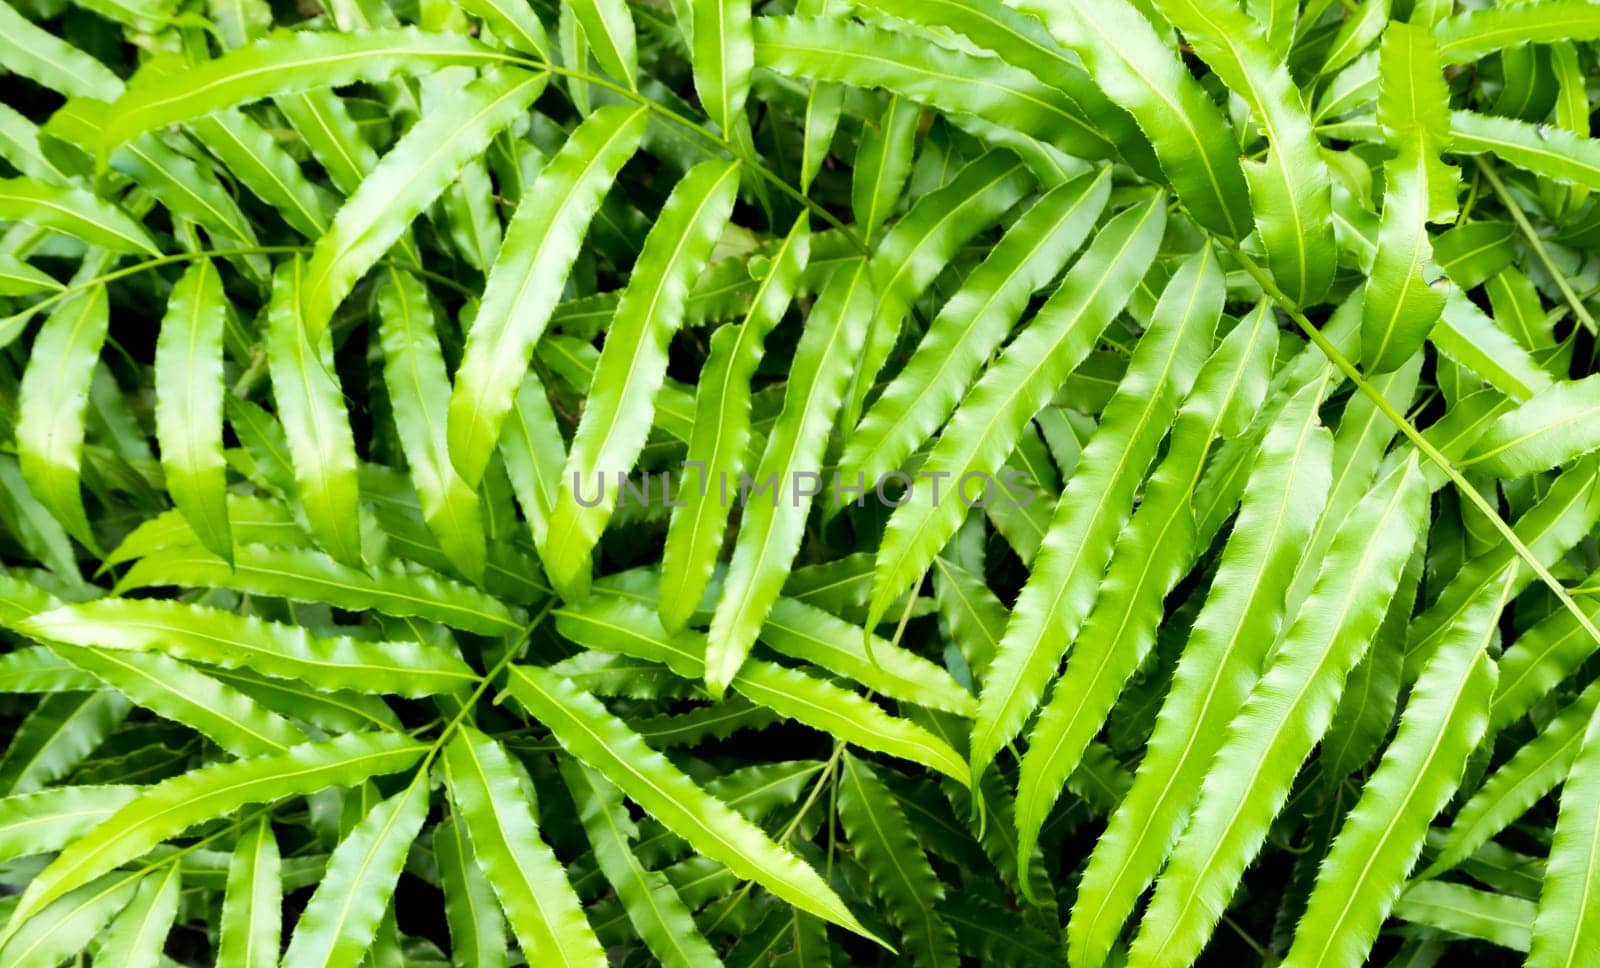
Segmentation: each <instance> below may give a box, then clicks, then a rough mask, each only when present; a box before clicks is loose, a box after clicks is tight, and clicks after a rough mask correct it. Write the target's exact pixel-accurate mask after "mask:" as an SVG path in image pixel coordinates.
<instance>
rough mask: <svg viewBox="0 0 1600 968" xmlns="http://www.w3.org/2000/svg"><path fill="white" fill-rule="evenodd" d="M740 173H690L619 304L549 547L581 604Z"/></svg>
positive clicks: (548, 563)
mask: <svg viewBox="0 0 1600 968" xmlns="http://www.w3.org/2000/svg"><path fill="white" fill-rule="evenodd" d="M738 174H739V166H738V164H737V163H725V162H705V163H704V164H703V165H701V166H699V167H696V168H695V169H694V170H693V171H691V172H689V174H687V175H685V176H684V178H683V180H682V181H681V182H679V183H678V185H677V187H676V188H674V189H673V192H672V196H671V197H670V198H669V199H668V200H667V204H666V206H665V207H664V208H663V209H662V212H661V216H660V217H659V218H658V219H657V220H656V223H655V226H654V227H653V228H652V229H651V231H650V235H649V237H648V238H647V239H646V240H645V247H644V251H643V252H642V253H641V254H640V256H639V261H638V262H637V263H636V264H635V266H634V270H633V274H632V276H631V277H630V279H629V283H628V291H627V293H626V294H625V295H624V296H623V298H622V302H620V303H618V305H617V315H616V317H615V318H614V319H613V320H612V324H611V330H610V333H609V337H608V339H607V340H606V345H605V348H604V349H603V350H602V351H601V353H600V362H599V364H598V365H597V366H596V367H595V374H594V380H593V382H591V383H590V384H589V395H588V398H587V399H586V401H585V404H584V409H583V418H582V419H581V420H580V421H579V422H578V429H577V432H576V433H575V434H574V435H573V438H572V448H571V450H570V451H568V453H567V463H566V466H565V467H563V468H562V474H561V489H560V491H558V492H557V494H556V503H555V507H554V508H552V509H551V512H550V527H549V531H548V533H547V534H546V535H545V541H544V544H543V546H542V547H541V548H540V557H541V558H542V559H543V561H544V563H545V567H546V569H547V571H548V573H549V575H550V580H551V581H552V582H554V583H555V585H556V587H557V588H559V589H561V590H562V592H563V594H564V595H565V596H566V597H569V598H571V597H580V598H581V597H582V594H583V590H584V589H585V588H587V586H588V583H589V570H590V567H591V565H590V553H591V551H592V550H593V549H594V546H595V545H596V544H597V543H599V541H600V533H601V532H602V531H603V530H605V526H606V522H607V521H608V520H609V518H610V516H611V513H612V511H613V509H614V508H615V506H616V502H617V500H618V497H619V495H618V491H619V490H620V489H621V483H620V476H621V475H623V474H626V473H627V472H628V471H629V470H630V469H632V467H633V464H634V462H635V461H636V460H637V459H638V455H639V451H640V450H641V449H643V447H644V443H645V437H646V435H647V433H648V417H649V415H650V412H651V409H652V408H653V407H654V404H655V395H656V392H657V390H659V389H660V387H661V382H662V380H663V379H664V378H665V376H666V367H667V347H668V344H669V343H670V342H671V340H672V334H673V333H674V332H675V331H676V330H677V328H678V326H679V325H680V324H681V322H682V319H683V303H684V295H685V294H686V292H687V291H688V286H689V281H690V280H691V279H693V278H694V277H695V276H696V275H698V274H699V273H700V270H702V269H703V268H705V264H706V261H707V260H708V259H709V258H710V256H711V247H712V245H713V244H715V242H716V240H717V236H718V235H719V234H720V233H721V232H722V229H723V226H724V224H725V223H726V222H727V220H728V215H729V213H730V212H731V211H732V209H733V202H734V195H735V193H736V191H737V189H738V184H739V183H738ZM607 477H610V478H611V481H612V486H611V487H610V488H609V489H608V488H607V487H606V484H605V481H606V478H607ZM590 487H595V488H597V489H598V491H599V500H598V502H591V501H590V500H589V499H588V498H587V496H586V495H587V493H588V489H589V488H590Z"/></svg>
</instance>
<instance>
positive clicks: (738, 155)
mask: <svg viewBox="0 0 1600 968" xmlns="http://www.w3.org/2000/svg"><path fill="white" fill-rule="evenodd" d="M506 60H508V61H510V62H511V63H514V64H518V65H520V66H522V67H531V68H534V69H536V70H542V71H549V72H550V73H551V74H554V75H556V76H557V77H566V78H571V79H573V80H578V81H583V82H584V83H586V84H593V85H594V86H595V87H599V88H604V89H605V90H607V91H610V92H611V93H613V94H615V95H617V96H618V97H621V98H626V99H627V100H629V101H632V102H633V103H635V104H638V105H640V106H641V107H644V108H647V109H648V110H650V111H652V112H654V113H656V114H658V115H660V116H661V117H662V118H664V119H666V120H668V121H671V122H672V123H673V124H676V125H678V126H680V127H682V128H684V129H685V130H687V131H690V132H693V133H694V134H695V135H696V136H697V137H699V138H701V139H703V140H705V141H707V142H709V143H711V144H713V145H715V146H716V147H718V148H720V149H722V150H723V151H726V152H727V153H728V154H730V155H732V156H733V157H734V159H735V160H737V161H738V162H739V163H740V164H742V165H744V166H746V167H747V168H749V169H750V170H751V171H753V172H755V173H756V174H757V175H758V176H760V177H761V179H762V180H763V181H766V182H767V183H769V184H771V185H772V186H773V187H774V188H776V189H778V191H780V192H782V193H784V194H785V195H787V196H789V197H790V198H791V199H793V200H794V201H796V202H798V203H800V204H801V205H804V206H805V207H806V208H808V209H810V210H811V212H812V213H813V214H815V215H816V216H817V217H818V218H820V219H822V220H823V221H824V222H827V223H828V225H829V226H830V227H832V228H834V229H837V230H838V231H839V233H840V234H841V235H843V236H844V237H845V239H846V240H847V241H848V242H849V243H850V244H851V246H853V247H854V248H855V249H857V250H858V251H860V252H861V254H862V255H868V254H870V253H871V251H872V250H871V249H869V248H868V247H867V244H866V243H865V242H864V241H862V239H861V237H860V236H859V235H857V234H856V233H855V230H854V229H852V228H850V226H848V225H846V224H845V223H844V222H842V221H840V220H839V218H838V217H837V216H836V215H834V214H833V213H832V212H830V211H828V210H827V209H826V208H824V207H822V206H821V205H819V204H818V203H817V202H815V201H812V200H811V199H810V198H809V197H807V195H806V193H805V192H802V191H801V190H800V189H798V188H796V187H794V186H793V185H791V184H789V183H788V182H787V181H786V180H784V179H783V178H782V177H781V176H780V175H778V174H777V173H776V172H774V171H773V170H772V169H770V168H768V167H767V166H766V165H763V164H762V163H761V162H759V161H757V160H755V159H754V158H751V157H749V156H748V155H746V154H745V153H744V152H743V151H741V150H739V148H738V147H737V146H735V145H734V144H733V143H732V142H730V141H728V140H727V139H726V138H724V137H722V136H721V135H719V134H717V133H716V132H715V131H712V130H711V129H710V128H707V127H706V126H705V125H703V124H700V123H699V122H697V121H695V120H694V119H693V118H687V117H684V116H683V115H682V114H679V113H678V112H677V111H674V110H672V109H671V108H669V107H667V106H666V105H665V104H661V103H660V102H658V101H654V100H651V99H650V98H648V97H646V96H645V95H644V94H642V93H641V92H639V91H636V90H634V89H633V88H631V87H627V86H625V85H622V84H618V83H617V82H615V81H613V80H611V79H610V78H606V77H601V76H600V75H598V74H591V73H589V72H588V71H579V70H573V69H572V68H570V67H562V66H560V65H558V64H549V63H546V62H544V61H539V60H533V59H531V58H526V57H507V58H506Z"/></svg>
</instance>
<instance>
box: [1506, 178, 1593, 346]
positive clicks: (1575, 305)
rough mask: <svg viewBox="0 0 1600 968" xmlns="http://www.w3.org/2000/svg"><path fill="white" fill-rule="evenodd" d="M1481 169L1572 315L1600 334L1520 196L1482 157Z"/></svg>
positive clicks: (1585, 326) (1587, 327)
mask: <svg viewBox="0 0 1600 968" xmlns="http://www.w3.org/2000/svg"><path fill="white" fill-rule="evenodd" d="M1478 170H1479V171H1480V172H1482V173H1483V177H1484V178H1486V179H1488V181H1489V187H1490V188H1492V189H1494V193H1495V195H1496V196H1498V197H1499V199H1500V204H1502V205H1504V206H1505V207H1506V211H1508V212H1510V213H1511V220H1512V221H1514V222H1516V223H1517V228H1519V229H1521V230H1522V234H1523V235H1524V236H1525V237H1526V238H1527V240H1528V244H1529V245H1530V246H1532V247H1533V254H1534V255H1536V256H1538V257H1539V261H1540V262H1541V263H1543V264H1544V268H1545V271H1546V272H1548V273H1550V278H1551V279H1553V280H1555V284H1556V288H1557V289H1560V290H1561V297H1562V298H1563V299H1565V300H1566V301H1567V305H1569V306H1571V307H1572V314H1573V315H1574V316H1576V317H1578V321H1579V322H1581V323H1583V325H1584V328H1585V329H1587V330H1588V331H1589V332H1591V333H1594V334H1596V335H1600V326H1596V325H1595V321H1594V317H1593V316H1592V315H1590V314H1589V310H1588V307H1586V306H1584V304H1583V300H1582V299H1580V298H1579V297H1578V294H1577V293H1575V292H1573V291H1572V286H1571V285H1570V284H1569V283H1568V282H1567V277H1566V274H1565V273H1563V272H1562V271H1561V269H1560V267H1559V266H1557V265H1556V263H1555V259H1553V258H1551V256H1550V250H1549V249H1546V248H1545V245H1544V240H1543V239H1541V238H1539V233H1538V232H1536V231H1534V228H1533V223H1532V222H1529V221H1528V216H1527V214H1526V213H1524V212H1523V211H1522V206H1520V205H1518V204H1517V202H1516V199H1514V198H1512V197H1511V193H1510V192H1509V191H1507V190H1506V186H1505V183H1504V182H1502V181H1501V180H1500V176H1499V175H1497V174H1495V172H1494V168H1493V167H1492V166H1491V165H1490V164H1489V162H1487V161H1485V160H1484V159H1482V158H1479V159H1478Z"/></svg>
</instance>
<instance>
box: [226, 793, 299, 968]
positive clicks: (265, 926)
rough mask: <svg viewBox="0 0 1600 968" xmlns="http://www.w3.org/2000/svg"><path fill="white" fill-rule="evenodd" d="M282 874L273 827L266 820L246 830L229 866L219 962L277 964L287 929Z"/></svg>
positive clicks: (246, 966)
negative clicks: (280, 942) (281, 941)
mask: <svg viewBox="0 0 1600 968" xmlns="http://www.w3.org/2000/svg"><path fill="white" fill-rule="evenodd" d="M281 870H282V860H281V859H280V857H279V854H278V842H277V840H276V839H275V838H274V836H273V833H272V824H271V823H270V822H268V820H267V818H266V817H262V818H261V819H260V820H258V821H256V822H255V823H253V824H251V825H249V826H248V827H246V828H245V832H244V833H243V834H242V835H240V837H239V843H238V844H236V845H235V846H234V848H233V856H232V858H231V859H230V860H229V862H228V884H227V891H226V893H225V894H224V896H223V902H222V903H223V907H222V936H221V939H220V941H219V947H218V950H217V959H218V960H219V961H222V962H225V963H227V964H230V965H238V966H239V968H269V966H272V965H276V964H277V963H278V939H279V935H280V933H281V932H282V930H283V911H282V907H283V885H282V882H281V876H280V871H281Z"/></svg>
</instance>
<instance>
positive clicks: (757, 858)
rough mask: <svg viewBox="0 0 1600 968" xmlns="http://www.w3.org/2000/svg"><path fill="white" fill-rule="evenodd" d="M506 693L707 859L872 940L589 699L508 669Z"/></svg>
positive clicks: (808, 874) (567, 686) (813, 884)
mask: <svg viewBox="0 0 1600 968" xmlns="http://www.w3.org/2000/svg"><path fill="white" fill-rule="evenodd" d="M509 688H510V690H511V693H512V695H514V696H516V698H517V701H518V702H520V703H521V704H522V705H523V706H524V707H525V708H526V709H528V711H529V712H530V713H532V714H533V715H534V716H536V717H538V719H539V721H540V722H542V723H544V724H545V725H546V726H547V727H549V728H550V731H551V732H552V733H554V734H555V736H556V739H557V740H559V741H560V742H561V744H562V746H563V747H565V748H566V749H567V750H568V751H570V752H572V753H573V755H575V756H578V757H580V758H581V759H583V760H584V761H585V762H586V763H588V764H589V765H590V766H592V767H594V768H595V769H596V770H598V771H599V772H600V773H601V774H603V775H604V776H605V777H606V778H607V779H609V780H611V782H613V783H615V784H617V786H619V787H621V788H622V791H623V792H624V793H626V794H627V795H628V798H629V799H631V800H633V801H634V802H635V803H638V804H639V805H640V806H642V807H644V808H645V809H646V810H649V811H650V812H651V813H652V815H654V816H655V817H657V818H658V819H659V820H660V821H661V822H662V823H663V824H665V825H666V826H667V827H668V828H669V829H671V830H672V831H673V832H674V833H677V834H678V835H679V836H681V837H683V838H684V839H686V840H688V841H689V843H691V844H693V845H694V846H695V847H696V848H697V849H698V850H700V852H702V853H704V854H705V855H706V856H707V857H710V858H711V859H713V860H715V861H718V862H719V863H722V864H724V865H726V866H727V867H728V869H729V870H732V871H733V872H734V873H735V874H737V875H740V876H742V877H746V878H748V879H751V880H754V881H757V882H759V883H760V884H762V885H763V886H765V887H766V888H767V889H768V890H770V891H772V892H774V893H775V894H777V895H778V896H779V897H782V898H784V899H785V900H787V901H788V902H789V903H791V904H793V905H795V906H796V907H798V908H800V909H802V910H805V911H810V912H814V913H815V914H816V915H817V916H818V917H822V918H826V919H827V920H829V921H831V922H833V923H835V924H838V925H840V926H841V927H844V928H846V929H848V930H850V931H854V932H856V933H857V934H861V935H863V936H865V937H868V938H872V935H871V934H870V933H869V932H868V931H867V930H866V929H865V928H863V927H862V926H861V923H860V922H859V921H857V920H856V918H855V915H853V914H851V913H850V911H849V909H848V908H846V907H845V906H844V904H843V902H841V901H840V900H839V897H838V895H836V894H835V893H834V892H833V890H832V889H831V888H829V887H828V886H827V884H826V883H825V882H824V881H823V880H822V879H821V877H820V876H818V874H817V873H816V871H814V870H812V869H811V868H810V867H807V866H806V865H805V864H804V862H802V861H800V860H799V859H797V858H796V857H794V855H792V854H790V853H788V852H787V851H785V850H784V849H783V848H781V847H779V846H777V845H776V844H774V843H772V842H771V841H770V840H768V839H767V837H766V835H765V834H764V833H762V832H761V831H760V830H759V829H758V828H756V827H755V826H754V825H753V824H751V823H750V822H749V821H748V820H745V819H744V818H743V817H741V816H740V815H739V814H737V813H734V812H733V811H732V810H730V809H729V808H728V807H727V806H726V805H725V804H723V803H722V802H721V801H719V800H717V799H716V798H715V797H712V796H711V795H710V794H708V793H706V792H705V791H704V790H702V789H700V788H699V787H698V786H697V785H696V784H695V783H694V781H693V780H691V779H689V778H688V777H687V776H685V775H684V774H682V773H680V772H679V771H678V770H677V768H676V767H674V766H673V765H672V764H671V763H670V762H668V761H667V759H666V758H665V757H663V756H662V755H661V754H659V753H656V752H654V751H652V750H650V748H649V747H647V746H645V744H644V741H643V740H641V739H639V737H638V736H637V735H636V734H634V733H633V732H631V731H630V730H629V729H628V728H627V726H625V725H624V724H623V723H622V722H621V721H620V720H618V719H617V718H616V717H614V716H612V715H611V714H610V713H609V712H607V711H606V710H605V708H604V707H602V706H601V705H600V703H599V702H598V701H597V700H596V699H595V698H594V697H593V696H590V695H588V694H587V693H584V692H582V691H580V690H578V689H577V688H576V687H574V686H573V685H572V684H571V683H569V682H567V681H566V680H564V679H562V678H560V677H559V676H555V675H552V674H551V673H549V672H546V671H545V670H543V669H537V668H534V667H531V666H512V667H511V680H510V684H509ZM874 940H875V939H874Z"/></svg>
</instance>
